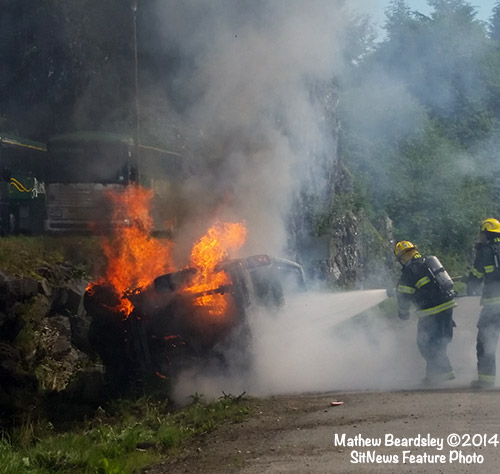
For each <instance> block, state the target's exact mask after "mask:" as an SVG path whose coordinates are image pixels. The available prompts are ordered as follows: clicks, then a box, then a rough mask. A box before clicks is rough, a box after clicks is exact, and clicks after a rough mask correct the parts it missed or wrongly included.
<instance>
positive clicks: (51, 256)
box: [0, 236, 103, 283]
mask: <svg viewBox="0 0 500 474" xmlns="http://www.w3.org/2000/svg"><path fill="white" fill-rule="evenodd" d="M67 262H71V265H72V268H71V271H72V272H73V274H72V275H71V276H72V277H73V278H84V279H85V278H87V277H92V276H95V275H94V272H98V271H99V269H100V267H101V266H102V262H103V256H102V252H101V249H100V247H99V242H98V240H97V238H96V237H78V236H73V237H51V236H37V237H32V236H11V237H2V239H1V240H0V269H1V270H2V271H4V272H5V273H7V274H9V275H12V276H16V277H20V278H33V279H40V278H41V275H40V269H41V268H44V267H52V266H57V265H58V264H64V263H67ZM52 276H53V278H56V279H57V277H58V276H57V274H54V275H52ZM53 283H57V281H54V282H53Z"/></svg>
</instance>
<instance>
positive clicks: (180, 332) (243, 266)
mask: <svg viewBox="0 0 500 474" xmlns="http://www.w3.org/2000/svg"><path fill="white" fill-rule="evenodd" d="M212 272H213V274H214V275H215V276H217V278H215V279H214V278H211V279H210V280H211V281H212V282H213V281H215V282H217V283H216V284H213V283H212V285H210V286H207V285H203V286H200V285H197V284H196V283H195V282H196V280H197V277H198V276H199V273H200V270H199V269H198V268H195V267H189V268H185V269H183V270H179V271H175V272H170V273H166V274H164V275H161V276H158V277H157V278H156V279H154V281H153V282H152V284H150V285H148V286H147V287H145V288H139V289H135V290H130V291H128V292H126V293H125V294H124V295H122V298H124V299H126V300H128V301H129V302H130V303H131V306H132V307H133V310H132V312H131V313H130V314H129V315H128V317H126V318H124V317H123V313H122V312H120V311H117V310H116V309H113V308H117V307H119V305H120V302H119V301H118V299H119V295H117V294H116V293H115V292H114V291H113V289H112V288H111V287H109V285H106V284H100V285H94V286H92V287H91V288H89V289H88V291H87V294H86V298H85V306H86V308H87V311H88V312H89V314H91V315H92V316H93V323H92V328H91V339H92V343H93V345H94V347H95V348H96V351H97V353H98V354H99V355H100V357H101V359H102V361H103V363H104V364H105V366H106V371H107V374H108V378H109V380H110V382H111V383H112V384H113V385H115V387H117V388H119V387H122V388H123V387H127V386H129V385H130V383H131V382H132V383H137V382H141V381H143V380H144V379H145V378H148V377H150V376H153V377H160V378H164V379H168V380H173V379H175V376H176V374H178V373H179V372H180V371H181V370H183V369H185V368H188V367H192V366H193V365H194V366H197V367H203V368H207V370H208V368H209V367H211V366H213V365H214V364H216V365H217V366H218V368H219V369H220V368H221V367H222V368H237V369H238V370H246V369H248V368H249V365H250V358H249V355H250V352H249V349H250V344H251V329H250V318H251V313H252V310H253V308H256V307H264V308H276V307H279V306H281V305H282V304H283V303H284V300H285V297H286V295H287V294H288V293H289V292H297V291H303V290H305V288H306V285H305V280H304V272H303V269H302V267H301V266H300V265H299V264H297V263H295V262H293V261H290V260H285V259H282V258H277V257H272V256H270V255H267V254H261V255H253V256H249V257H245V258H236V259H227V260H223V261H221V262H219V263H217V264H216V265H215V267H213V268H212ZM204 280H205V279H204ZM235 361H237V362H235ZM234 363H236V364H237V367H234V366H233V365H234Z"/></svg>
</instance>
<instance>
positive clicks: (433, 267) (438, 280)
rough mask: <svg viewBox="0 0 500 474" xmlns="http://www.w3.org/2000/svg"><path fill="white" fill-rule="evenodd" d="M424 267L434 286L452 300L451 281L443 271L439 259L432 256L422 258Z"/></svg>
mask: <svg viewBox="0 0 500 474" xmlns="http://www.w3.org/2000/svg"><path fill="white" fill-rule="evenodd" d="M424 262H425V265H426V266H427V269H428V270H429V273H430V275H431V278H432V280H433V282H434V283H435V284H436V286H437V287H438V288H439V289H440V290H441V291H442V292H443V293H444V294H445V295H446V296H449V297H450V298H452V297H453V296H454V291H453V280H452V278H451V277H450V275H448V272H447V271H446V270H445V269H444V267H443V265H442V264H441V262H440V261H439V259H438V258H437V257H435V256H433V255H431V256H429V257H425V258H424Z"/></svg>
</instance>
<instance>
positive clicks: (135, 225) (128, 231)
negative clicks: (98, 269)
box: [97, 186, 173, 316]
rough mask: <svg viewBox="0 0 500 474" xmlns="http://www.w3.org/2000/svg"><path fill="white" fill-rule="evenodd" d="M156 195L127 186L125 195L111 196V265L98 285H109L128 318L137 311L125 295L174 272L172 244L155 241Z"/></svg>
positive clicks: (105, 245)
mask: <svg viewBox="0 0 500 474" xmlns="http://www.w3.org/2000/svg"><path fill="white" fill-rule="evenodd" d="M152 197H153V192H152V191H151V190H147V189H143V188H141V187H139V186H128V187H127V188H125V190H124V191H123V192H122V193H117V192H111V193H109V198H110V199H111V200H112V202H113V205H114V207H113V216H112V220H113V224H114V227H113V235H112V236H111V238H104V239H103V240H102V242H101V246H102V249H103V251H104V254H105V256H106V258H107V261H108V265H107V269H106V273H105V275H104V277H103V278H102V279H101V280H99V282H97V284H99V283H107V284H110V285H111V286H112V287H113V288H114V290H115V291H116V293H117V294H118V296H119V297H120V301H121V303H120V305H119V307H118V308H116V309H117V310H119V311H121V312H122V313H123V314H124V315H125V316H128V315H129V314H130V313H131V312H132V310H133V309H134V307H133V305H132V303H131V302H130V301H129V300H128V299H126V298H123V295H124V294H125V292H127V291H130V290H134V289H141V288H145V287H146V286H147V285H149V284H151V283H152V281H153V280H154V279H155V278H156V277H157V276H159V275H162V274H164V273H167V272H169V271H172V269H173V265H172V260H171V256H170V251H171V247H172V245H171V243H170V242H169V241H160V240H157V239H154V238H152V236H151V232H152V230H153V219H152V217H151V216H150V214H149V209H150V206H151V199H152Z"/></svg>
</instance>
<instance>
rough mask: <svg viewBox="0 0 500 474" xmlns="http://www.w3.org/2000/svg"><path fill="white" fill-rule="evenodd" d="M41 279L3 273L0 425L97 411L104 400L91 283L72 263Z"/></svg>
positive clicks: (0, 285)
mask: <svg viewBox="0 0 500 474" xmlns="http://www.w3.org/2000/svg"><path fill="white" fill-rule="evenodd" d="M37 273H38V274H39V275H40V278H37V279H31V278H18V277H12V276H9V275H7V274H5V273H1V272H0V421H1V422H2V424H8V423H12V422H15V421H16V420H19V417H21V418H22V419H31V418H34V417H37V416H38V415H42V414H43V415H44V416H48V418H49V419H50V417H51V416H55V415H57V414H59V415H61V414H62V411H63V410H62V407H63V406H66V405H69V404H72V402H77V403H73V404H74V405H78V406H80V408H81V407H85V406H87V407H92V406H96V405H98V404H99V402H102V397H103V396H104V393H103V389H104V377H103V369H102V366H101V365H100V364H99V359H98V357H97V356H96V354H95V353H94V351H93V349H92V346H91V344H90V339H89V335H90V333H91V330H92V329H91V323H92V321H91V318H90V317H89V315H88V314H87V312H86V310H85V308H84V296H85V289H86V287H87V284H88V282H87V281H86V280H85V279H83V278H82V277H81V276H79V275H78V272H77V271H76V270H75V268H72V267H71V266H70V265H64V264H61V265H56V266H52V267H44V268H40V269H38V271H37Z"/></svg>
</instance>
